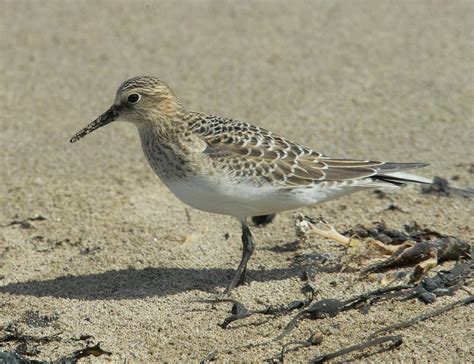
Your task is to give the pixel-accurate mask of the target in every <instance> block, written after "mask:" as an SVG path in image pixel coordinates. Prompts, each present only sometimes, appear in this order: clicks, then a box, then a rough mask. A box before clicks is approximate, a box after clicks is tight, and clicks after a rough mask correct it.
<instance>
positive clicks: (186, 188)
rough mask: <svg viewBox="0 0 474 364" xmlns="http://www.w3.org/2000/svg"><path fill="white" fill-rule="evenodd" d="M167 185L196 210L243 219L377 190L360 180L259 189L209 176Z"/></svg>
mask: <svg viewBox="0 0 474 364" xmlns="http://www.w3.org/2000/svg"><path fill="white" fill-rule="evenodd" d="M163 182H164V183H165V184H166V185H167V186H168V188H169V189H170V190H171V191H172V192H173V194H175V195H176V196H177V197H178V198H179V199H180V200H181V201H183V202H184V203H186V204H188V205H190V206H192V207H194V208H196V209H199V210H203V211H207V212H212V213H216V214H222V215H230V216H235V217H237V218H240V219H242V218H245V217H249V216H258V215H266V214H271V213H276V212H281V211H286V210H292V209H296V208H298V207H302V206H308V205H314V204H318V203H321V202H324V201H327V200H331V199H333V198H336V197H339V196H342V195H346V194H350V193H353V192H356V191H359V190H361V189H364V188H367V187H373V186H368V184H369V183H370V181H369V180H360V182H361V183H360V184H359V185H358V186H347V185H346V186H330V187H328V186H324V185H320V186H317V185H316V186H314V187H310V188H307V187H303V188H295V189H292V190H288V189H279V188H276V187H273V186H270V185H268V186H259V187H257V186H251V185H249V184H246V183H231V182H230V181H228V180H220V181H219V182H216V181H213V180H210V179H208V178H205V177H191V178H190V179H188V180H187V181H180V182H177V181H163ZM364 182H365V183H364Z"/></svg>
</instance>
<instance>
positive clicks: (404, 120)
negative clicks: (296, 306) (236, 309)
mask: <svg viewBox="0 0 474 364" xmlns="http://www.w3.org/2000/svg"><path fill="white" fill-rule="evenodd" d="M0 14H1V15H0V27H1V28H0V64H1V70H2V71H1V73H0V82H1V84H2V87H1V88H0V95H1V97H0V110H1V112H0V147H1V158H0V182H1V183H0V337H2V338H4V340H3V341H1V340H0V351H4V352H7V351H16V352H17V353H19V354H21V355H22V356H25V357H27V358H29V359H37V360H56V359H58V358H60V357H63V356H67V355H70V354H71V353H72V352H74V351H76V350H79V349H82V348H84V347H86V346H87V345H89V346H90V345H94V344H96V343H98V342H100V343H101V344H100V346H101V348H102V349H104V350H106V351H108V352H111V353H112V354H111V355H102V356H99V357H89V358H88V359H82V361H83V362H87V361H88V362H91V363H99V362H112V361H113V362H122V363H123V362H127V363H129V362H130V363H132V362H189V361H192V362H198V361H200V360H202V359H203V358H205V357H206V356H207V355H208V354H209V353H210V352H215V355H214V358H215V360H217V361H218V362H235V361H244V362H247V361H256V362H262V361H264V360H267V359H270V358H274V357H276V356H277V355H278V354H279V352H280V350H281V347H282V345H283V344H284V343H286V342H289V341H291V340H297V339H299V340H302V339H306V338H307V337H308V335H309V334H310V333H311V332H314V330H316V329H318V330H321V332H322V333H323V335H324V339H323V342H322V343H321V344H320V345H314V346H311V347H307V348H299V349H298V350H294V351H290V352H288V353H287V354H286V355H285V360H286V361H287V362H307V361H310V360H311V359H313V358H315V357H317V356H319V355H322V354H325V353H328V352H332V351H336V350H339V349H341V348H343V347H347V346H350V345H354V344H357V343H359V342H361V341H364V340H365V339H366V338H367V336H368V335H369V334H370V333H372V332H374V331H375V330H378V329H380V328H381V327H383V326H386V325H389V324H393V323H396V322H399V321H401V320H405V319H409V318H411V317H414V316H416V315H419V314H422V313H424V312H427V311H431V310H434V309H436V308H438V307H441V306H443V305H446V304H449V303H451V302H455V301H457V300H460V299H463V298H465V297H467V296H469V294H470V293H468V292H472V291H473V287H472V285H471V286H470V287H465V288H466V290H463V289H460V290H458V291H456V292H455V293H454V295H446V296H442V297H438V298H437V299H436V301H435V302H433V303H431V304H425V303H423V302H421V301H419V300H416V299H414V300H407V301H399V300H388V301H384V302H380V303H376V304H374V305H373V306H372V308H371V309H370V312H369V313H368V314H365V313H363V312H362V311H360V310H350V311H347V312H342V313H341V314H339V315H337V316H336V317H333V318H325V319H321V320H311V319H306V320H302V321H301V322H300V323H299V324H298V325H297V327H296V328H295V329H294V330H293V331H292V332H291V334H290V335H288V337H285V338H284V339H282V340H280V341H277V342H272V343H267V344H264V345H259V346H253V345H252V344H255V343H261V342H265V341H267V340H269V339H271V338H273V337H276V336H278V335H279V334H280V332H281V330H282V329H283V328H284V327H285V325H286V324H287V323H288V322H289V321H290V320H291V318H292V317H294V315H295V313H289V314H287V315H282V316H279V317H263V316H253V317H249V318H247V319H245V320H242V321H237V322H235V323H233V324H232V325H230V326H229V328H227V329H224V328H222V327H221V326H220V324H221V323H222V322H223V321H224V319H225V318H226V317H228V316H229V314H230V308H231V304H230V303H218V304H209V303H203V302H200V300H204V299H208V298H212V297H215V296H216V294H217V293H219V292H222V291H223V289H224V288H225V287H226V285H227V284H228V283H229V281H230V279H231V277H232V274H233V272H234V270H235V268H236V267H237V264H238V262H239V259H240V256H241V242H240V229H239V224H238V222H237V221H236V220H233V219H232V218H230V217H226V216H218V215H211V214H208V213H205V212H201V211H197V210H194V209H192V208H190V207H187V206H185V205H184V204H183V203H181V202H180V201H179V200H178V199H177V198H176V197H174V196H173V195H172V194H171V193H170V192H169V191H168V190H167V188H166V187H165V186H164V185H163V184H162V183H161V182H160V181H159V180H158V178H157V177H156V176H155V175H154V174H153V172H152V171H151V169H150V167H149V166H148V165H147V163H146V161H145V158H144V156H143V153H142V150H141V145H140V142H139V137H138V135H137V131H136V129H135V127H134V126H133V125H131V124H127V123H114V124H111V125H109V126H107V127H104V128H102V129H100V130H98V131H96V132H94V133H93V134H91V135H90V136H88V137H87V138H85V139H84V140H81V141H80V142H78V143H75V144H70V143H69V139H70V137H71V136H72V135H73V134H74V133H75V132H76V131H78V130H79V129H81V128H82V127H84V126H85V125H86V124H88V123H89V122H91V121H92V120H93V119H94V118H95V117H96V116H97V115H99V114H101V113H102V112H104V111H105V110H106V109H107V108H108V107H109V106H110V104H111V103H112V102H113V100H114V97H115V91H116V88H117V87H118V86H119V85H120V83H121V82H122V81H124V80H126V79H128V78H130V77H132V76H135V75H144V74H150V75H155V76H158V77H160V78H161V79H163V80H165V81H166V82H168V83H169V84H170V85H171V87H172V88H173V89H174V91H175V92H176V94H177V95H178V96H179V97H180V98H181V100H182V102H183V104H184V105H185V106H186V107H187V108H189V109H191V110H196V111H202V112H206V113H210V114H214V115H221V116H227V117H232V118H236V119H239V120H242V121H248V122H251V123H255V124H257V125H259V126H262V127H264V128H266V129H270V130H273V131H274V132H276V133H278V134H281V135H284V136H286V137H288V138H289V139H291V140H294V141H297V142H299V143H301V144H304V145H307V146H309V147H313V148H314V149H316V150H318V151H321V152H323V153H325V154H327V155H330V156H334V157H341V158H343V157H350V158H360V159H366V158H367V159H375V160H389V161H395V162H426V163H430V164H431V166H430V167H429V168H425V169H422V170H420V171H419V174H420V175H422V176H425V177H428V178H431V177H433V176H441V177H443V178H445V179H447V180H448V181H449V182H450V183H451V184H452V185H454V186H458V187H461V188H468V187H473V186H474V167H473V166H474V158H473V155H474V154H473V149H472V143H473V140H474V128H473V125H474V118H473V109H474V63H473V59H474V47H473V42H472V40H473V34H474V33H473V32H474V25H473V22H472V19H473V18H474V3H473V2H472V1H455V2H447V1H441V0H439V1H424V0H418V1H397V2H392V1H378V0H374V1H365V0H364V1H351V2H348V1H299V0H298V1H294V2H288V1H279V0H278V1H241V2H231V1H181V2H174V1H142V0H137V1H132V2H129V1H121V0H117V1H112V0H106V1H100V2H97V1H92V0H85V1H69V0H68V1H52V0H51V1H50V0H48V1H41V2H40V1H23V0H20V1H1V2H0ZM391 204H392V205H395V206H396V207H397V208H396V209H388V210H387V207H389V206H390V205H391ZM473 206H474V204H473V199H472V198H471V199H469V198H463V197H460V196H456V195H450V196H442V195H435V194H421V193H420V188H419V187H418V186H414V185H411V186H408V187H406V188H403V189H400V190H397V191H396V192H393V193H389V194H388V196H385V197H384V198H380V196H377V195H376V194H375V193H374V192H373V191H366V192H360V193H357V194H353V195H350V196H346V197H343V198H340V199H338V200H334V201H330V202H328V203H325V204H322V205H318V206H314V207H310V208H303V209H300V210H298V211H300V212H302V213H304V214H306V215H309V216H316V217H317V216H319V215H321V214H322V215H323V216H324V217H325V218H326V219H327V220H328V221H329V222H330V223H331V224H332V225H333V226H335V227H336V228H337V229H338V230H339V231H345V230H347V229H349V228H352V227H353V226H355V225H357V224H362V225H370V224H371V222H374V221H381V220H383V221H384V222H385V223H386V224H387V226H390V227H392V228H397V229H401V228H402V227H403V226H404V225H405V224H409V223H412V222H417V223H418V224H419V225H421V226H424V227H427V228H429V229H432V230H435V231H438V232H441V233H443V234H447V235H452V236H456V237H458V238H460V239H463V240H464V241H467V242H469V243H472V240H473V237H474V219H473V217H472V216H474V207H473ZM292 216H293V212H292V211H289V212H285V213H281V214H278V215H277V217H276V218H275V220H274V221H273V222H272V223H271V224H270V225H268V226H266V227H252V231H253V235H254V238H255V241H256V244H257V246H256V251H255V254H254V256H253V257H252V259H251V260H250V262H249V272H248V276H247V281H248V284H246V285H243V286H241V287H238V288H237V289H236V290H235V291H233V293H232V297H233V298H234V299H236V300H238V301H239V302H241V303H243V304H244V305H245V306H246V307H247V308H249V309H263V308H265V307H267V306H270V305H273V306H275V305H285V304H289V303H290V302H292V301H294V300H303V299H304V298H305V295H304V294H303V293H302V287H303V286H304V284H305V283H304V282H303V279H302V275H303V273H304V269H303V267H302V266H301V264H299V263H298V262H299V260H298V257H299V256H301V255H304V254H310V253H319V254H325V255H326V256H330V257H332V258H333V259H342V258H343V257H344V254H345V253H346V252H345V250H344V249H343V248H341V246H340V245H338V244H337V243H335V242H333V241H331V240H325V239H322V238H318V237H314V238H312V239H308V240H307V241H306V242H305V243H304V244H303V245H301V246H299V247H298V248H297V249H294V250H291V249H284V247H285V246H288V244H290V243H292V242H294V241H295V240H296V235H295V231H294V227H293V220H292ZM282 247H283V248H282ZM454 264H455V262H446V263H443V264H441V265H439V266H438V267H436V268H435V269H434V270H433V272H432V273H430V274H432V275H435V274H436V272H439V271H441V270H446V269H450V268H452V267H453V266H454ZM410 269H411V268H407V271H410ZM312 285H313V286H314V287H316V292H317V297H316V299H324V298H336V299H341V300H342V299H347V298H348V297H351V296H354V295H358V294H361V293H363V292H367V291H369V290H373V289H377V288H379V287H380V283H377V282H373V281H369V280H367V279H361V278H360V276H359V273H358V272H357V271H342V272H341V271H339V270H337V269H320V270H318V271H317V274H316V276H315V277H314V280H313V282H312ZM471 294H472V293H471ZM472 326H473V325H472V305H471V306H469V305H464V306H459V307H456V308H454V309H452V310H450V311H449V312H447V313H445V314H442V315H439V316H437V317H435V318H433V319H429V320H426V321H423V322H420V323H418V324H416V325H414V326H412V327H410V328H406V329H400V330H397V331H395V332H394V333H393V334H397V335H401V336H402V337H403V343H402V344H401V345H400V346H399V347H398V348H396V349H392V350H387V351H384V352H381V353H378V354H373V352H374V351H375V349H371V350H367V351H364V352H358V353H354V354H348V355H345V356H343V357H341V358H338V359H336V361H337V360H365V361H367V360H368V361H372V360H373V361H375V362H388V361H396V360H411V359H415V360H422V361H430V362H431V361H433V362H448V361H450V362H452V361H454V362H472V361H473V360H474V344H473V332H472ZM12 332H14V333H16V335H20V334H21V335H24V336H25V335H26V336H28V337H30V338H37V340H36V341H35V340H29V339H28V340H26V339H24V340H18V339H14V338H12V339H8V340H7V339H5V337H7V336H8V335H11V334H12ZM44 337H49V339H44V340H40V339H38V338H44ZM369 354H373V355H370V356H369ZM365 355H367V356H365Z"/></svg>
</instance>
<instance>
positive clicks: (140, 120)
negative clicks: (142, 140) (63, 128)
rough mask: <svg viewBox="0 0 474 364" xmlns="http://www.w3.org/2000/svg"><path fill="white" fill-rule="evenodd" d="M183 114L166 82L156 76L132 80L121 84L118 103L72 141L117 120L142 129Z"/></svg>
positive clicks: (72, 140)
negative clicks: (150, 124) (142, 126)
mask: <svg viewBox="0 0 474 364" xmlns="http://www.w3.org/2000/svg"><path fill="white" fill-rule="evenodd" d="M182 112H183V109H182V106H181V103H180V101H179V99H178V98H177V97H176V95H175V94H174V92H173V90H171V88H169V87H168V85H167V84H166V83H164V82H163V81H161V80H159V79H158V78H156V77H153V76H139V77H134V78H131V79H129V80H127V81H125V82H124V83H122V84H121V85H120V87H119V88H118V90H117V93H116V96H115V101H114V104H113V105H112V106H111V107H110V108H109V109H108V110H107V111H106V112H104V113H103V114H102V115H100V116H98V117H97V118H96V119H95V120H94V121H93V122H92V123H90V124H89V125H87V126H86V127H85V128H84V129H82V130H80V131H78V132H77V133H76V134H74V136H73V137H72V138H71V140H70V142H71V143H74V142H76V141H78V140H79V139H81V138H83V137H84V136H86V135H87V134H89V133H91V132H93V131H94V130H96V129H98V128H100V127H102V126H104V125H107V124H110V123H111V122H113V121H129V122H132V123H134V124H135V125H137V126H138V127H139V126H140V125H142V124H144V123H147V122H158V123H159V122H160V121H165V120H172V119H174V118H176V117H177V116H179V115H180V114H181V113H182Z"/></svg>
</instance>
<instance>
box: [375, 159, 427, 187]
mask: <svg viewBox="0 0 474 364" xmlns="http://www.w3.org/2000/svg"><path fill="white" fill-rule="evenodd" d="M427 166H429V164H426V163H385V164H383V165H381V166H380V168H379V169H378V170H377V174H376V175H374V176H372V177H371V178H372V179H373V180H376V181H383V182H388V183H391V184H393V185H396V186H402V185H404V184H405V183H406V182H414V183H423V184H431V183H433V181H432V180H431V179H429V178H426V177H422V176H418V175H416V174H411V173H407V172H405V171H406V170H410V169H417V168H423V167H427Z"/></svg>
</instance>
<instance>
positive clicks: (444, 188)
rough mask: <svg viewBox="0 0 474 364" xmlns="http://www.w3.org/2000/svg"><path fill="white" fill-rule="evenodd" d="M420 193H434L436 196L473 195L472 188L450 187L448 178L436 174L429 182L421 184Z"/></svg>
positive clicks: (467, 196) (466, 196)
mask: <svg viewBox="0 0 474 364" xmlns="http://www.w3.org/2000/svg"><path fill="white" fill-rule="evenodd" d="M421 193H423V194H435V195H438V196H451V195H458V196H461V197H465V198H469V197H472V196H474V190H473V189H472V188H467V189H462V188H455V187H451V186H450V185H449V182H448V180H446V179H444V178H442V177H438V176H435V177H434V178H433V182H432V183H431V184H428V185H423V186H421Z"/></svg>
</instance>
